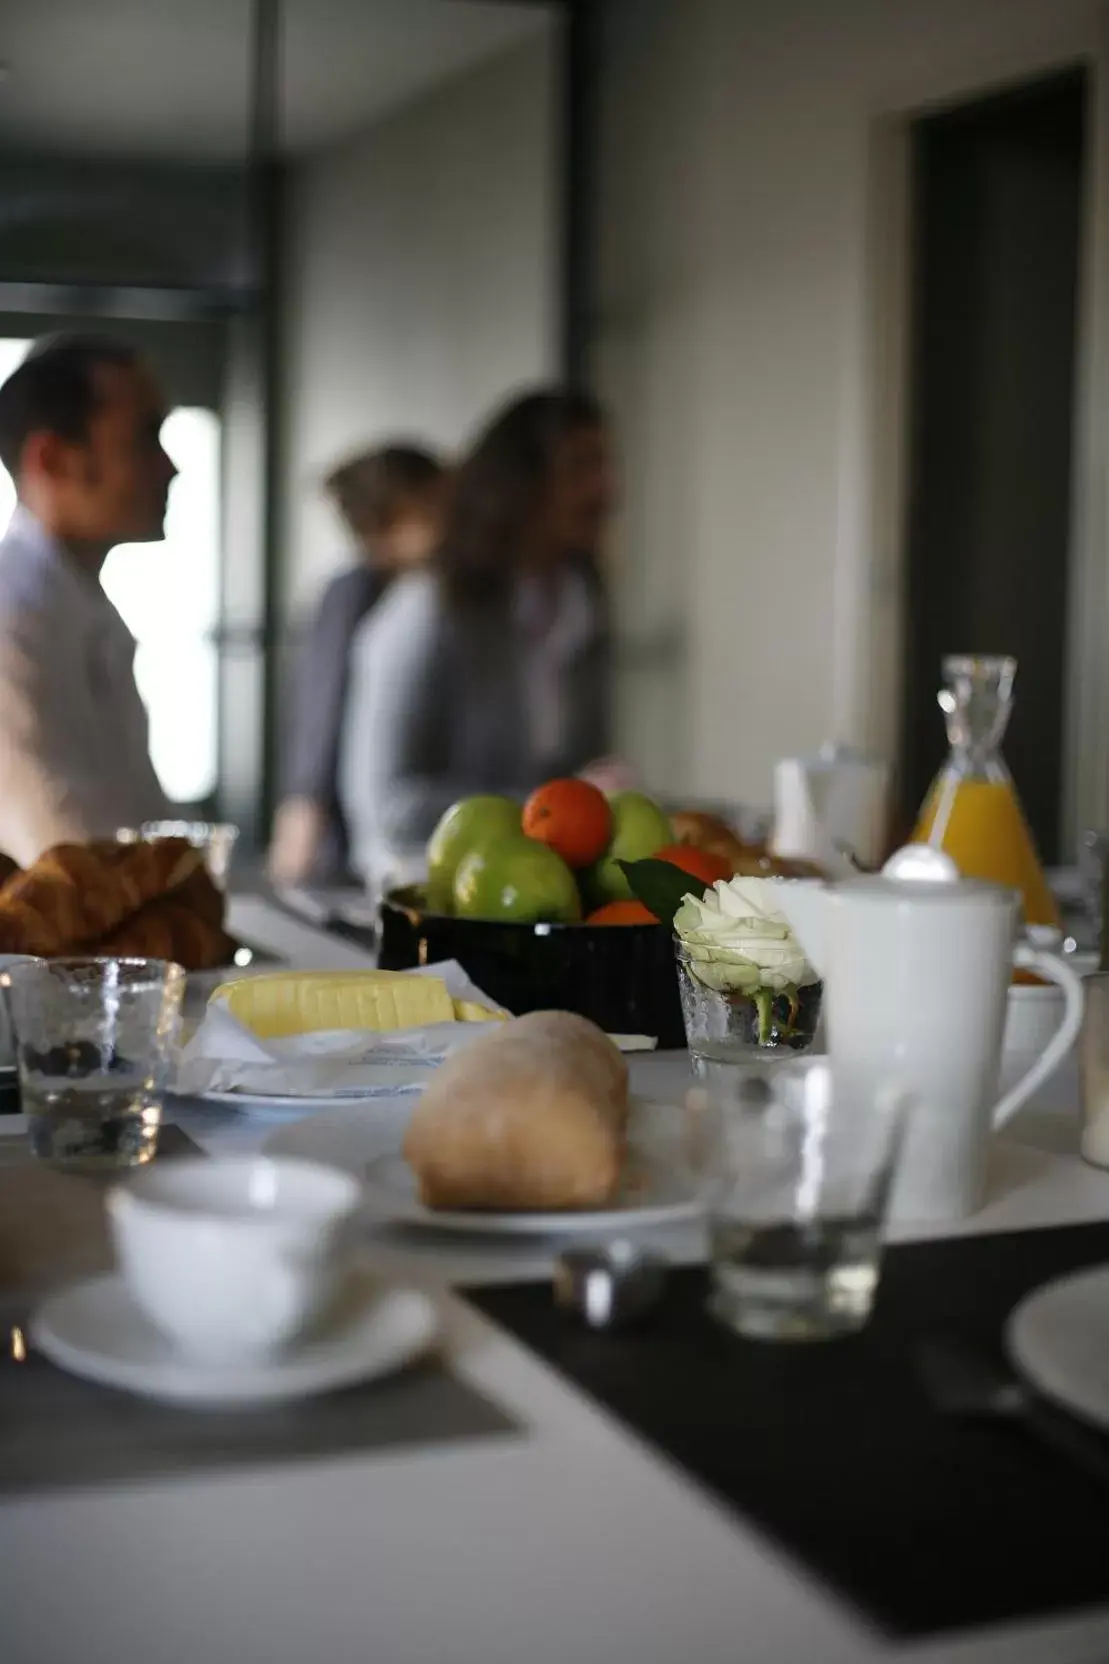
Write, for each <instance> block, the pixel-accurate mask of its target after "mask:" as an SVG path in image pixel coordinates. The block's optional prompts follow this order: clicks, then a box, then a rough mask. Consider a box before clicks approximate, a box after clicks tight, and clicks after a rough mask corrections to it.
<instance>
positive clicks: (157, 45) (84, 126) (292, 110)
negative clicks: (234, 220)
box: [0, 0, 551, 162]
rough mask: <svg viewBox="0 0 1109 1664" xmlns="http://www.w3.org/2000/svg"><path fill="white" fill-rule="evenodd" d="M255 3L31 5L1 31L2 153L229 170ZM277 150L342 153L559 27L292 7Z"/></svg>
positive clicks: (419, 12) (427, 11)
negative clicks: (482, 66) (452, 81)
mask: <svg viewBox="0 0 1109 1664" xmlns="http://www.w3.org/2000/svg"><path fill="white" fill-rule="evenodd" d="M251 11H252V6H251V4H250V0H24V3H23V4H19V5H14V6H8V7H6V8H5V14H6V15H5V16H4V20H3V23H2V24H0V63H2V64H3V65H4V67H5V69H6V71H7V75H6V78H5V79H3V80H2V81H0V149H17V150H20V151H23V152H28V151H30V152H33V153H36V154H49V155H55V156H57V155H59V154H62V155H67V156H71V157H76V156H78V155H80V156H81V157H93V156H100V157H103V156H112V157H127V158H130V159H135V158H138V157H143V158H148V159H155V158H157V159H160V160H167V159H174V160H182V161H184V160H188V161H193V162H200V161H206V162H220V161H228V160H233V159H236V158H241V157H242V156H243V155H244V154H245V152H246V146H247V135H248V96H249V95H248V87H249V63H250V40H249V21H250V16H251ZM281 14H282V16H281V48H280V53H281V65H282V67H281V99H280V128H281V133H280V141H281V147H282V149H283V150H285V151H286V152H287V153H291V154H300V153H303V152H305V151H309V150H313V149H316V148H318V147H320V146H322V145H327V144H332V143H335V142H336V141H337V140H341V139H343V138H344V137H346V136H348V135H349V134H352V133H355V132H357V131H358V130H359V129H361V128H364V127H366V126H369V125H370V124H371V123H372V122H374V121H376V120H379V119H380V118H381V117H382V116H383V115H385V114H387V113H388V112H389V111H391V110H395V109H396V108H398V107H399V106H401V105H403V104H405V103H408V102H409V101H410V100H412V99H413V98H416V97H418V96H419V95H420V94H422V93H424V92H427V91H428V90H429V89H430V88H432V87H434V86H435V85H436V84H437V83H438V82H440V81H443V80H446V79H447V78H449V77H450V76H452V75H456V74H458V73H459V72H461V71H463V70H465V69H468V68H470V67H472V66H473V65H475V64H477V63H479V62H481V60H482V59H484V58H488V57H492V56H494V55H495V54H496V53H498V52H501V51H505V50H507V49H508V48H510V47H511V46H513V45H515V44H517V43H519V42H522V41H523V40H525V39H527V38H529V37H531V36H533V35H534V34H536V33H538V32H541V31H542V30H543V29H545V28H548V27H549V26H550V16H551V12H550V10H549V9H548V7H546V6H544V5H541V4H540V5H537V4H527V3H525V4H505V3H503V0H283V3H282V6H281Z"/></svg>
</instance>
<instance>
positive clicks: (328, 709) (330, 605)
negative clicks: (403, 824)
mask: <svg viewBox="0 0 1109 1664" xmlns="http://www.w3.org/2000/svg"><path fill="white" fill-rule="evenodd" d="M446 478H447V476H446V471H445V469H444V467H443V465H442V463H441V462H439V461H438V460H437V459H436V458H435V457H434V456H432V455H431V454H430V452H428V451H426V450H422V449H420V448H419V447H417V446H415V445H388V446H386V447H384V448H383V449H381V450H374V451H367V452H365V453H364V454H363V455H360V456H356V457H352V458H351V459H350V461H348V462H344V463H343V464H342V465H341V466H340V467H338V468H336V469H335V470H334V471H333V472H332V473H331V474H330V475H329V476H328V478H327V480H326V482H325V490H326V491H327V494H328V496H329V497H330V498H331V500H332V502H333V504H334V506H335V508H336V509H337V511H338V513H339V515H340V516H341V518H342V519H343V521H344V522H345V523H346V526H347V528H348V530H349V531H350V533H351V535H352V537H353V538H354V540H355V543H356V544H357V546H358V549H359V552H360V554H361V560H360V561H359V563H358V565H357V566H354V567H352V568H350V569H349V570H347V571H345V572H340V573H339V574H338V576H337V577H335V578H333V579H332V580H331V582H330V583H329V584H328V586H327V588H326V589H325V591H324V593H323V597H322V599H321V601H320V604H319V607H318V608H317V610H316V614H315V617H314V619H313V621H312V624H311V627H310V629H309V632H308V637H307V640H306V642H305V646H304V650H303V653H302V656H301V663H300V671H299V677H298V682H297V690H296V703H295V705H294V708H293V712H292V731H291V735H290V744H289V754H288V759H287V776H286V795H285V797H284V799H283V800H282V802H281V804H280V805H279V807H278V810H277V814H276V817H275V820H274V830H273V838H272V841H271V844H270V853H269V874H270V877H271V878H272V879H273V881H274V883H277V884H301V883H305V882H307V881H309V880H312V881H314V882H316V883H325V882H327V881H328V880H332V879H336V878H339V877H341V876H342V875H343V873H344V872H345V871H346V869H347V833H346V826H345V824H344V822H343V815H342V810H341V808H340V804H339V792H338V778H337V777H338V769H339V746H340V735H341V732H342V727H343V715H344V710H345V706H346V700H347V683H348V666H349V659H350V647H351V642H352V641H353V639H354V636H355V633H356V631H357V629H358V626H359V625H360V624H361V623H362V620H363V619H364V618H365V617H366V614H367V613H368V612H370V611H371V609H372V608H373V607H374V606H375V605H376V603H377V602H378V601H379V600H380V599H381V596H382V595H383V594H384V592H385V589H386V587H387V586H388V584H389V582H390V580H391V579H392V578H393V577H394V576H395V575H396V574H397V573H398V572H403V571H406V570H408V569H409V568H411V567H415V566H420V565H422V564H423V562H424V561H425V560H427V558H428V556H429V555H430V554H431V553H432V551H433V549H434V548H435V546H436V544H437V543H438V541H439V537H440V533H441V530H442V510H443V502H444V494H445V485H446Z"/></svg>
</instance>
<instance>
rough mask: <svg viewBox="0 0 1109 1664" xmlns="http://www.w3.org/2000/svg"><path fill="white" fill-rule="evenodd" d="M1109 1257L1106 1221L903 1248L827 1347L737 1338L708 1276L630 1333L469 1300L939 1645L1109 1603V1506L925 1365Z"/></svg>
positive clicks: (672, 1288)
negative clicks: (963, 1403) (946, 1389)
mask: <svg viewBox="0 0 1109 1664" xmlns="http://www.w3.org/2000/svg"><path fill="white" fill-rule="evenodd" d="M1106 1259H1109V1226H1106V1225H1100V1224H1099V1225H1085V1226H1074V1227H1065V1228H1060V1229H1053V1230H1037V1231H1025V1232H1021V1233H1019V1234H1012V1235H1008V1234H1007V1235H1003V1236H989V1237H976V1238H969V1239H962V1240H949V1241H944V1242H935V1243H914V1244H910V1245H905V1246H901V1247H895V1248H891V1249H890V1250H889V1251H888V1253H887V1256H886V1263H885V1269H884V1273H883V1278H882V1285H881V1290H880V1294H879V1299H878V1304H877V1308H876V1311H875V1314H874V1317H873V1319H872V1321H871V1323H870V1325H869V1326H868V1328H867V1329H866V1330H865V1331H864V1332H863V1333H862V1334H860V1335H858V1336H856V1337H853V1338H852V1339H849V1340H841V1341H835V1342H828V1343H823V1344H814V1345H784V1344H783V1345H772V1344H767V1343H759V1342H753V1341H743V1340H740V1339H738V1338H737V1337H736V1336H734V1335H732V1334H730V1333H729V1332H728V1331H726V1330H724V1329H722V1328H721V1327H720V1326H719V1325H717V1324H716V1323H715V1322H713V1321H712V1320H711V1319H710V1318H709V1317H707V1316H706V1314H705V1312H704V1302H705V1296H706V1290H707V1286H708V1285H707V1275H706V1273H705V1272H704V1271H703V1270H700V1269H698V1270H683V1271H676V1272H675V1273H674V1274H673V1275H672V1277H671V1279H670V1282H669V1284H668V1287H667V1292H666V1296H665V1298H664V1301H663V1304H662V1306H661V1308H660V1310H659V1312H658V1314H657V1317H655V1318H653V1319H652V1320H651V1322H650V1323H649V1325H648V1326H646V1327H644V1328H643V1329H642V1330H639V1331H633V1332H631V1333H627V1334H622V1335H618V1334H612V1335H606V1334H592V1333H590V1332H588V1331H586V1330H583V1329H581V1328H580V1327H577V1326H576V1325H574V1324H573V1323H572V1322H570V1321H568V1320H567V1319H565V1318H563V1317H561V1316H560V1314H559V1313H558V1312H557V1311H556V1310H555V1308H554V1305H553V1302H552V1298H551V1289H550V1285H549V1284H542V1285H539V1284H529V1285H519V1284H517V1285H515V1286H511V1287H497V1288H483V1289H479V1290H475V1291H470V1292H468V1296H467V1297H468V1298H469V1299H470V1300H471V1301H472V1302H473V1304H474V1305H475V1306H477V1307H478V1309H479V1310H481V1311H482V1312H484V1313H485V1314H486V1315H487V1316H488V1317H491V1318H492V1319H493V1320H494V1321H495V1322H497V1323H499V1324H501V1325H502V1326H503V1327H504V1328H506V1329H507V1330H509V1331H510V1332H511V1333H512V1334H513V1335H515V1336H516V1337H517V1338H518V1339H520V1340H522V1341H523V1342H524V1343H525V1344H526V1345H528V1346H530V1347H532V1348H533V1349H534V1350H535V1351H536V1352H538V1353H539V1354H540V1355H541V1356H542V1357H543V1358H545V1359H546V1360H547V1361H548V1362H550V1363H552V1364H554V1365H555V1366H556V1367H557V1368H558V1369H560V1370H562V1371H563V1372H564V1373H565V1374H566V1375H568V1376H569V1377H570V1378H571V1379H572V1380H573V1381H574V1382H575V1384H576V1385H577V1386H579V1387H581V1388H583V1389H584V1390H585V1391H586V1392H587V1393H589V1394H590V1395H592V1396H593V1397H594V1398H595V1399H597V1400H598V1401H599V1402H600V1403H601V1404H602V1405H603V1406H604V1407H605V1408H606V1409H607V1410H609V1411H610V1412H612V1413H614V1414H615V1415H616V1416H617V1417H618V1418H619V1419H620V1420H622V1421H623V1422H625V1423H627V1424H628V1425H629V1426H630V1427H631V1428H632V1429H633V1430H634V1431H635V1432H636V1433H637V1434H639V1435H640V1436H641V1437H642V1438H644V1439H646V1440H648V1441H649V1442H650V1443H652V1444H653V1445H655V1446H657V1447H658V1449H659V1450H660V1451H661V1452H662V1453H664V1454H665V1455H666V1456H667V1457H669V1458H670V1460H671V1461H673V1462H674V1463H676V1464H677V1465H678V1467H680V1468H681V1469H682V1470H683V1471H684V1472H685V1473H686V1474H687V1476H689V1477H691V1478H694V1479H696V1480H697V1481H699V1482H700V1483H701V1484H702V1485H704V1486H705V1487H707V1489H708V1490H710V1491H711V1492H712V1493H713V1494H714V1495H715V1496H716V1497H717V1498H718V1499H720V1500H722V1501H723V1502H724V1503H725V1504H727V1505H728V1506H730V1507H731V1508H733V1509H734V1510H735V1511H736V1512H737V1513H738V1514H740V1515H742V1516H743V1517H744V1518H745V1519H746V1520H747V1521H748V1522H749V1523H752V1524H754V1525H757V1526H760V1527H761V1528H763V1529H764V1530H765V1531H767V1532H769V1533H770V1534H772V1535H773V1536H774V1537H776V1538H777V1539H778V1540H779V1542H780V1543H781V1544H782V1545H783V1546H784V1547H785V1548H787V1549H788V1550H790V1551H791V1552H792V1553H793V1554H794V1555H795V1556H797V1557H798V1558H799V1559H800V1560H801V1561H803V1562H804V1563H805V1565H806V1566H807V1567H808V1569H809V1570H810V1572H813V1573H815V1574H816V1575H817V1576H818V1577H820V1578H822V1579H823V1580H825V1581H826V1582H827V1583H829V1584H830V1585H832V1586H833V1587H834V1588H835V1589H837V1590H838V1591H839V1592H840V1594H841V1595H843V1596H845V1597H847V1598H848V1599H849V1600H850V1601H851V1602H852V1603H853V1604H854V1605H855V1606H856V1607H857V1608H859V1609H861V1611H862V1613H863V1614H865V1615H866V1616H867V1617H868V1618H869V1619H870V1620H871V1621H872V1622H874V1623H876V1624H878V1625H879V1626H880V1627H882V1628H884V1629H885V1630H886V1631H888V1632H890V1633H892V1634H895V1635H899V1636H903V1637H910V1636H911V1637H923V1636H927V1635H932V1634H936V1633H938V1632H941V1631H947V1630H954V1629H965V1628H970V1627H973V1626H978V1625H984V1624H995V1623H1001V1622H1007V1621H1013V1620H1018V1619H1029V1618H1033V1617H1037V1618H1043V1617H1047V1616H1049V1615H1051V1614H1058V1613H1061V1612H1064V1611H1068V1610H1073V1609H1075V1608H1080V1607H1089V1606H1100V1605H1107V1606H1109V1550H1107V1544H1109V1492H1106V1491H1104V1490H1101V1489H1099V1488H1098V1486H1097V1485H1096V1483H1095V1482H1094V1481H1092V1480H1089V1479H1087V1478H1086V1477H1085V1476H1084V1475H1083V1474H1082V1473H1080V1472H1079V1471H1077V1470H1076V1469H1074V1468H1072V1467H1071V1466H1070V1464H1068V1463H1067V1462H1065V1461H1064V1460H1062V1459H1061V1458H1059V1457H1057V1456H1054V1455H1052V1454H1050V1453H1047V1452H1045V1451H1043V1450H1042V1449H1041V1448H1040V1447H1039V1446H1038V1445H1037V1444H1036V1443H1035V1442H1033V1440H1032V1439H1030V1438H1029V1437H1028V1436H1027V1435H1025V1434H1023V1433H1021V1432H1020V1431H1019V1430H1010V1429H1008V1428H1005V1427H995V1426H993V1425H990V1424H985V1423H980V1422H964V1421H955V1420H952V1419H950V1418H947V1417H945V1416H942V1415H940V1414H939V1413H938V1412H937V1411H936V1410H935V1409H934V1408H933V1406H932V1404H931V1402H930V1400H929V1399H928V1397H927V1395H926V1394H925V1392H924V1390H923V1388H922V1386H921V1384H920V1380H919V1376H918V1373H917V1363H916V1356H915V1353H916V1348H917V1345H918V1343H919V1341H920V1340H921V1339H922V1338H923V1337H926V1336H928V1335H935V1334H945V1335H953V1336H962V1337H966V1338H968V1339H973V1340H975V1341H978V1342H984V1343H987V1344H989V1345H991V1346H994V1347H996V1346H998V1345H999V1344H1000V1337H1001V1332H1002V1327H1003V1324H1004V1321H1005V1319H1006V1317H1007V1315H1008V1314H1009V1312H1010V1311H1011V1310H1012V1308H1013V1306H1014V1305H1015V1304H1016V1303H1017V1302H1018V1301H1019V1300H1020V1299H1021V1297H1022V1296H1023V1295H1024V1294H1026V1293H1027V1292H1028V1291H1029V1290H1030V1289H1032V1288H1034V1287H1035V1286H1036V1285H1037V1284H1039V1283H1042V1282H1044V1281H1046V1280H1048V1279H1049V1278H1051V1277H1055V1276H1058V1275H1060V1274H1062V1273H1065V1272H1067V1271H1070V1270H1072V1269H1075V1268H1077V1267H1079V1266H1084V1265H1089V1264H1095V1263H1097V1262H1098V1261H1102V1260H1106ZM1107 1443H1109V1441H1107Z"/></svg>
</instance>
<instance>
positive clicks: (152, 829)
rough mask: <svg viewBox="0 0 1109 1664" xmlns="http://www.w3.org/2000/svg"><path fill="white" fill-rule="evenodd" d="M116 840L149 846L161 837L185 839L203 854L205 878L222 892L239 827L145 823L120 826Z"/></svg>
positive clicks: (215, 823)
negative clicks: (205, 870) (206, 876)
mask: <svg viewBox="0 0 1109 1664" xmlns="http://www.w3.org/2000/svg"><path fill="white" fill-rule="evenodd" d="M116 838H117V839H118V841H119V842H120V843H121V844H140V843H141V844H149V843H156V842H157V841H158V840H159V839H161V838H184V840H185V842H186V843H190V844H192V846H193V848H194V849H200V850H203V851H204V865H205V866H206V867H207V869H208V876H209V877H210V878H211V880H212V883H213V884H215V885H216V887H217V888H218V889H220V890H225V889H226V888H227V877H228V874H229V872H230V871H231V859H232V857H233V855H234V853H235V845H236V843H237V842H238V839H239V828H238V827H237V826H232V825H231V824H230V823H229V822H219V821H207V820H147V821H144V822H143V824H142V825H141V826H121V827H119V828H118V829H117V831H116Z"/></svg>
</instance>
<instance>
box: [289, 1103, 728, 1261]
mask: <svg viewBox="0 0 1109 1664" xmlns="http://www.w3.org/2000/svg"><path fill="white" fill-rule="evenodd" d="M412 1109H413V1099H412V1098H411V1097H409V1098H393V1099H386V1098H378V1099H377V1100H375V1101H374V1102H373V1103H371V1104H357V1105H352V1106H351V1107H350V1108H349V1109H347V1110H346V1111H340V1112H336V1111H335V1110H334V1108H332V1110H331V1111H330V1112H329V1113H326V1114H322V1115H317V1116H314V1117H312V1119H310V1120H304V1121H300V1122H297V1123H296V1124H294V1125H290V1126H285V1127H281V1128H279V1129H278V1130H277V1131H275V1132H273V1133H271V1134H270V1136H269V1138H267V1140H266V1142H265V1144H264V1146H263V1149H264V1150H265V1152H266V1154H267V1155H284V1156H297V1157H299V1158H300V1159H302V1160H305V1161H322V1162H326V1163H328V1164H330V1165H331V1166H333V1167H341V1168H343V1169H344V1170H345V1171H347V1172H350V1173H354V1174H356V1175H357V1177H359V1178H361V1179H362V1180H363V1182H364V1183H365V1185H366V1191H367V1198H368V1203H369V1207H370V1209H371V1211H372V1212H373V1214H374V1216H375V1217H376V1218H377V1219H378V1220H382V1221H385V1222H387V1223H389V1224H393V1225H405V1226H411V1227H415V1228H417V1229H419V1230H424V1231H451V1232H456V1231H464V1232H467V1233H468V1234H477V1235H484V1236H489V1235H494V1236H505V1235H508V1236H556V1235H575V1234H576V1235H580V1234H581V1233H582V1232H583V1231H632V1230H639V1229H641V1228H643V1227H645V1226H648V1225H663V1224H666V1225H669V1224H673V1223H675V1222H677V1221H679V1220H682V1219H691V1218H695V1217H696V1216H697V1214H698V1213H699V1212H700V1205H699V1203H698V1202H697V1200H696V1197H695V1196H694V1194H693V1187H692V1184H691V1182H690V1181H688V1180H687V1179H685V1178H684V1176H683V1173H682V1168H681V1159H680V1149H679V1145H680V1136H681V1133H680V1129H681V1118H682V1117H681V1110H680V1109H678V1108H676V1107H674V1106H672V1105H668V1104H661V1103H654V1102H651V1101H649V1100H647V1099H642V1098H633V1099H632V1114H631V1122H630V1129H629V1130H630V1143H629V1168H630V1174H631V1176H633V1178H634V1181H635V1188H634V1189H632V1190H630V1191H629V1193H628V1194H626V1195H625V1196H624V1197H623V1198H622V1199H621V1200H618V1201H617V1203H616V1204H615V1205H614V1206H612V1207H609V1208H598V1209H594V1210H592V1211H589V1212H584V1211H581V1210H568V1211H565V1212H561V1213H478V1212H448V1211H446V1210H443V1209H436V1208H426V1207H424V1206H423V1204H422V1203H421V1202H420V1201H419V1200H418V1199H417V1196H416V1186H415V1180H414V1178H413V1175H412V1172H411V1170H410V1168H409V1166H408V1164H407V1162H406V1161H405V1160H404V1157H403V1156H402V1154H401V1145H402V1143H403V1140H404V1129H405V1127H406V1126H407V1124H408V1118H409V1116H410V1115H411V1113H412Z"/></svg>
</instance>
